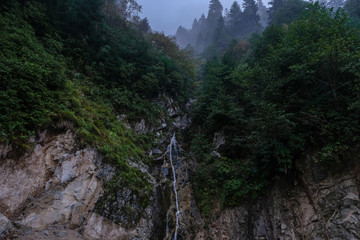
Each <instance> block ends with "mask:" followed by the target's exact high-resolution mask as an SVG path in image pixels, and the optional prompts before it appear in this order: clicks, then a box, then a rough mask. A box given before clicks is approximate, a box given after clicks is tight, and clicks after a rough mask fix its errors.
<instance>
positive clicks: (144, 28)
mask: <svg viewBox="0 0 360 240" xmlns="http://www.w3.org/2000/svg"><path fill="white" fill-rule="evenodd" d="M138 29H139V31H140V32H142V33H148V32H150V31H151V27H150V24H149V20H148V19H147V18H144V19H142V20H141V21H140V22H139V26H138Z"/></svg>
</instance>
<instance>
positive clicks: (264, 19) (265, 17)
mask: <svg viewBox="0 0 360 240" xmlns="http://www.w3.org/2000/svg"><path fill="white" fill-rule="evenodd" d="M256 4H257V6H258V12H257V14H258V15H259V18H260V24H261V26H262V27H264V28H265V27H266V26H267V25H268V21H269V13H268V9H267V8H266V7H265V5H264V3H263V0H257V3H256Z"/></svg>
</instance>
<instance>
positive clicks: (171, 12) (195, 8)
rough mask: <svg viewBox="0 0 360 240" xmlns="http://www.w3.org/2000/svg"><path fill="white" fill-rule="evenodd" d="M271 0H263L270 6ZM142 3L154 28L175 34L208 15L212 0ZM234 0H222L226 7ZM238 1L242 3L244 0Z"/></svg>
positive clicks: (175, 0) (148, 1)
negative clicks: (195, 19) (181, 27)
mask: <svg viewBox="0 0 360 240" xmlns="http://www.w3.org/2000/svg"><path fill="white" fill-rule="evenodd" d="M270 1H271V0H263V2H264V4H265V5H266V6H268V2H270ZM137 2H138V3H139V4H140V5H142V13H141V17H142V18H144V17H147V18H148V19H149V22H150V26H151V28H152V29H153V30H155V31H159V32H164V33H165V34H167V35H174V34H175V32H176V30H177V28H178V27H179V26H180V25H181V26H183V27H185V28H191V24H192V22H193V20H194V18H199V17H200V16H201V14H202V13H204V14H205V15H207V11H208V7H209V2H210V0H195V1H194V0H138V1H137ZM233 2H234V0H221V4H222V5H223V7H224V9H225V8H227V9H229V8H230V7H231V4H232V3H233ZM238 3H239V4H240V5H242V1H241V0H239V1H238Z"/></svg>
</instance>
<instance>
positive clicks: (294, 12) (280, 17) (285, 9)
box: [271, 0, 309, 25]
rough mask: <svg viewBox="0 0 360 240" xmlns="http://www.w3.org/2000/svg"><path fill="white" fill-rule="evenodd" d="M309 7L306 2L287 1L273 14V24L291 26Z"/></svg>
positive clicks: (301, 0) (298, 0)
mask: <svg viewBox="0 0 360 240" xmlns="http://www.w3.org/2000/svg"><path fill="white" fill-rule="evenodd" d="M308 5H309V3H308V2H305V1H304V0H287V1H286V2H285V3H284V4H283V5H282V6H281V7H280V8H279V9H277V10H275V11H274V12H273V13H272V19H271V24H275V25H282V24H289V23H290V22H292V21H294V20H295V19H297V18H299V17H300V16H301V13H302V12H303V11H304V10H305V9H306V8H307V6H308Z"/></svg>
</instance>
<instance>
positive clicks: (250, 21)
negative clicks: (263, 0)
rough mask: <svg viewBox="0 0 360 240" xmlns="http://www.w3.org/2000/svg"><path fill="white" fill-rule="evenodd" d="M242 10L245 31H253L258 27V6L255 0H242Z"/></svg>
mask: <svg viewBox="0 0 360 240" xmlns="http://www.w3.org/2000/svg"><path fill="white" fill-rule="evenodd" d="M243 8H244V12H243V14H242V23H243V25H244V31H245V33H248V32H253V31H255V29H256V28H257V27H259V21H260V18H259V15H257V12H258V7H257V5H256V3H255V0H244V2H243Z"/></svg>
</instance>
